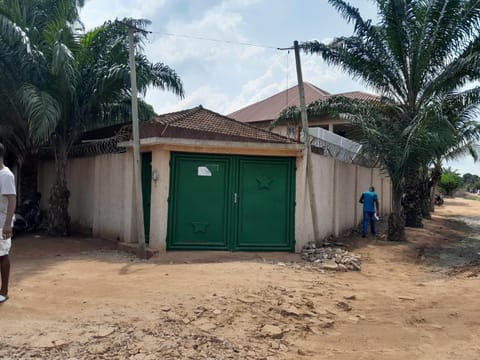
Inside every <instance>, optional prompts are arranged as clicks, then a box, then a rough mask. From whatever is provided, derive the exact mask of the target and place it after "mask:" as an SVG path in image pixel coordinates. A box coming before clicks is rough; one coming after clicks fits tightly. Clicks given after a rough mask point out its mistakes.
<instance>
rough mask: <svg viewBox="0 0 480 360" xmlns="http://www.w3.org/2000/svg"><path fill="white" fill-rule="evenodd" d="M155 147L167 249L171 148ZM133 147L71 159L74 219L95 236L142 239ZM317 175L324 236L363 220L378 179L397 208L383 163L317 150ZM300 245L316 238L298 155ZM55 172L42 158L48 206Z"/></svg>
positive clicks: (155, 232)
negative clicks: (363, 200) (368, 164)
mask: <svg viewBox="0 0 480 360" xmlns="http://www.w3.org/2000/svg"><path fill="white" fill-rule="evenodd" d="M150 151H152V171H154V172H156V173H157V174H158V180H156V181H153V180H152V199H151V221H150V224H151V226H150V246H151V247H152V248H156V249H159V250H165V248H166V238H167V223H168V195H169V186H170V150H168V149H162V148H155V147H152V148H151V149H150ZM132 158H133V156H132V153H131V152H130V151H129V152H127V153H123V154H107V155H99V156H93V157H86V158H77V159H72V160H70V161H69V164H68V167H67V182H68V188H69V190H70V192H71V196H70V207H69V211H70V216H71V219H72V225H73V226H74V228H76V229H80V230H83V231H85V232H87V233H90V234H92V235H93V236H95V237H99V238H104V239H108V240H114V241H122V242H136V241H137V240H136V238H135V236H134V234H135V223H134V221H133V214H134V212H133V211H134V206H133V204H134V202H133V174H132V173H133V171H132V161H133V159H132ZM312 163H313V169H312V175H313V181H314V187H315V202H316V205H317V211H318V231H319V236H320V239H317V240H321V239H324V238H326V237H328V236H331V235H335V236H338V235H340V234H342V233H343V232H345V231H347V230H349V229H351V228H353V227H355V226H356V225H358V224H359V223H360V222H361V221H362V217H363V212H362V205H361V204H359V203H358V199H359V198H360V195H361V194H362V192H364V191H366V190H367V189H368V187H369V186H371V185H373V186H375V188H376V191H377V193H378V195H379V197H380V207H381V214H380V215H381V216H384V217H385V216H386V215H388V214H389V213H390V211H391V183H390V180H389V178H388V176H386V174H384V173H383V172H382V171H380V170H379V169H371V168H365V167H361V166H358V165H353V164H348V163H343V162H340V161H338V160H335V159H333V158H331V157H326V156H322V155H318V154H312ZM296 166H297V170H296V208H295V241H296V245H295V249H296V251H300V250H301V248H302V247H303V245H305V244H306V243H307V242H309V241H313V240H314V235H313V225H312V218H311V215H310V195H309V194H308V191H306V190H307V186H306V180H305V179H306V178H305V171H306V161H305V157H303V156H298V157H297V164H296ZM54 176H55V167H54V163H53V161H46V162H43V163H41V164H40V168H39V178H38V186H39V191H41V193H42V194H43V196H42V203H41V206H42V208H47V206H48V196H49V193H50V188H51V186H52V184H53V181H54Z"/></svg>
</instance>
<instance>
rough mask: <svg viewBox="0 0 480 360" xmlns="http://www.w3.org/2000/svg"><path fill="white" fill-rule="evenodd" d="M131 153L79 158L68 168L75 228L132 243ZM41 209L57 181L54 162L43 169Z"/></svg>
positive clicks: (47, 163) (42, 165)
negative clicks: (55, 179)
mask: <svg viewBox="0 0 480 360" xmlns="http://www.w3.org/2000/svg"><path fill="white" fill-rule="evenodd" d="M130 157H131V156H130V155H129V154H107V155H100V156H95V157H85V158H76V159H72V160H70V161H69V164H68V167H67V174H66V176H67V186H68V188H69V190H70V202H69V209H68V210H69V213H70V217H71V222H72V226H73V227H74V228H77V229H82V230H83V231H87V232H89V233H91V234H92V235H93V236H95V237H100V238H105V239H110V240H117V241H127V242H128V241H131V240H132V239H131V226H132V221H131V217H132V209H131V204H132V192H133V186H132V176H131V173H132V171H131V169H130V167H131V164H132V162H131V161H130ZM38 173H39V179H38V186H39V191H40V192H41V193H42V201H41V207H42V208H47V207H48V195H49V193H50V188H51V186H52V184H53V182H54V178H55V166H54V163H53V161H48V162H43V163H41V165H40V168H39V172H38Z"/></svg>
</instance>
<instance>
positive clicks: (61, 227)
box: [48, 149, 70, 236]
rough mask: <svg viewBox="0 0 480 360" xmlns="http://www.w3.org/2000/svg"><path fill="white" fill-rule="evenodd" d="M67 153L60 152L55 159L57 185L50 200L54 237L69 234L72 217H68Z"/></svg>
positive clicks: (50, 218) (51, 227)
mask: <svg viewBox="0 0 480 360" xmlns="http://www.w3.org/2000/svg"><path fill="white" fill-rule="evenodd" d="M66 170H67V152H66V151H65V150H63V149H62V150H60V151H58V153H57V154H56V159H55V183H54V184H53V186H52V189H51V192H50V198H49V206H50V208H49V210H48V232H49V234H50V235H53V236H66V235H68V234H69V228H70V216H69V215H68V201H69V198H70V191H69V190H68V188H67V181H66Z"/></svg>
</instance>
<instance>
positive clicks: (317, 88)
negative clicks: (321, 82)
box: [295, 81, 332, 96]
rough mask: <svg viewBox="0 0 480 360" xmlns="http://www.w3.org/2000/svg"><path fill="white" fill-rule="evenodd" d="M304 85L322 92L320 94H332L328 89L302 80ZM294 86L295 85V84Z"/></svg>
mask: <svg viewBox="0 0 480 360" xmlns="http://www.w3.org/2000/svg"><path fill="white" fill-rule="evenodd" d="M305 85H307V86H309V87H311V88H312V89H313V90H315V91H316V92H318V93H322V94H321V95H322V96H325V95H326V96H328V95H332V94H331V93H329V92H328V91H326V90H323V89H322V88H319V87H318V86H316V85H313V84H312V83H310V82H308V81H304V82H303V86H305ZM295 86H297V85H295Z"/></svg>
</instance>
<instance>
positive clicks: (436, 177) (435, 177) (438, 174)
mask: <svg viewBox="0 0 480 360" xmlns="http://www.w3.org/2000/svg"><path fill="white" fill-rule="evenodd" d="M441 178H442V163H441V162H440V160H437V162H436V163H435V167H434V168H433V170H432V175H431V183H432V187H431V189H430V202H431V203H430V206H431V210H430V211H431V212H434V211H435V194H436V193H437V185H438V183H439V181H440V179H441Z"/></svg>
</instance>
